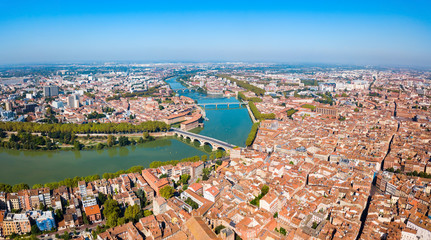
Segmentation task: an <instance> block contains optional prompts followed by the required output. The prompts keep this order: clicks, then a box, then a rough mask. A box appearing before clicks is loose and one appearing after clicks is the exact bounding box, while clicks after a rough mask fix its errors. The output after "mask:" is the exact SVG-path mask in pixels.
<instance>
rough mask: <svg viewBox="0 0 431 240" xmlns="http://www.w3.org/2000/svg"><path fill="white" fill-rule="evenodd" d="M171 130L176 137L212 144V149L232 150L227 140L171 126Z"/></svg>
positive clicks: (232, 146) (202, 144)
mask: <svg viewBox="0 0 431 240" xmlns="http://www.w3.org/2000/svg"><path fill="white" fill-rule="evenodd" d="M171 130H172V131H173V132H174V133H175V135H177V136H178V137H182V138H189V139H190V140H191V142H194V141H198V142H199V143H200V144H201V146H204V145H205V144H209V145H211V146H212V148H213V151H216V150H218V149H223V150H225V151H228V150H232V149H233V148H234V147H235V146H234V145H232V144H229V143H227V142H223V141H220V140H217V139H215V138H211V137H207V136H203V135H200V134H196V133H191V132H186V131H183V130H181V129H178V128H171Z"/></svg>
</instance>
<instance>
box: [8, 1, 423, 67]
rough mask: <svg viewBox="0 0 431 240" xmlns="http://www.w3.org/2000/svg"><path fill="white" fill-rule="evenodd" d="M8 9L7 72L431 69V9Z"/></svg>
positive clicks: (80, 4) (244, 4)
mask: <svg viewBox="0 0 431 240" xmlns="http://www.w3.org/2000/svg"><path fill="white" fill-rule="evenodd" d="M356 4H357V3H353V2H352V3H348V2H347V3H346V2H345V1H326V2H319V1H306V2H301V3H298V2H289V1H266V2H255V1H236V2H231V1H229V2H228V1H217V2H197V1H183V2H181V3H180V2H175V1H164V2H162V3H155V2H142V1H127V2H125V3H118V4H116V3H114V2H112V1H103V2H102V1H92V2H86V1H74V2H73V3H67V2H63V1H50V0H48V1H42V2H38V1H21V2H20V3H17V2H1V3H0V32H1V35H0V42H1V43H2V44H1V45H0V65H24V64H49V63H51V64H53V63H59V62H62V63H79V62H111V61H112V62H273V63H296V64H300V63H322V64H342V65H344V64H347V65H383V66H418V67H430V66H431V44H430V43H431V16H430V14H429V13H428V9H430V7H431V3H430V2H429V1H409V2H405V1H362V2H360V5H356Z"/></svg>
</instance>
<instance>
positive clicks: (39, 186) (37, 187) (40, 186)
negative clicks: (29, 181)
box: [32, 183, 43, 189]
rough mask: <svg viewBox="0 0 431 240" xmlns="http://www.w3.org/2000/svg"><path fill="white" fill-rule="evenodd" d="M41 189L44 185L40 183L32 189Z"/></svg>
mask: <svg viewBox="0 0 431 240" xmlns="http://www.w3.org/2000/svg"><path fill="white" fill-rule="evenodd" d="M39 188H43V185H42V184H40V183H37V184H35V185H33V187H32V189H39Z"/></svg>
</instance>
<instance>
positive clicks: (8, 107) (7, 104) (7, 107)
mask: <svg viewBox="0 0 431 240" xmlns="http://www.w3.org/2000/svg"><path fill="white" fill-rule="evenodd" d="M5 105H6V111H12V103H11V102H9V101H8V102H6V103H5Z"/></svg>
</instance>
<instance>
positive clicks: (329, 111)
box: [315, 107, 337, 117]
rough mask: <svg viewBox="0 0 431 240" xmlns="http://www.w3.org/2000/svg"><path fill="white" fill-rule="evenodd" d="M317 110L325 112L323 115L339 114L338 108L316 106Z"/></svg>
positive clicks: (321, 112)
mask: <svg viewBox="0 0 431 240" xmlns="http://www.w3.org/2000/svg"><path fill="white" fill-rule="evenodd" d="M315 110H316V112H317V113H320V114H323V115H329V116H334V117H336V116H337V109H335V108H326V107H316V109H315Z"/></svg>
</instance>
